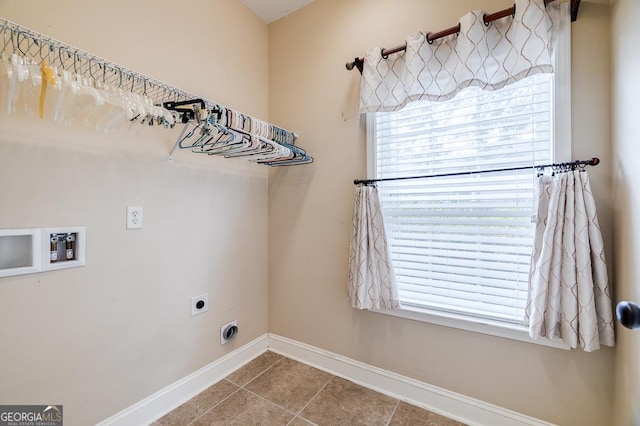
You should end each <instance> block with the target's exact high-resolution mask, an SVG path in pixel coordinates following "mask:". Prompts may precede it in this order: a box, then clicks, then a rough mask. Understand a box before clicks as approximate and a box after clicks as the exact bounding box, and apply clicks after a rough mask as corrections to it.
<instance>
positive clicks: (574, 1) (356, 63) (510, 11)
mask: <svg viewBox="0 0 640 426" xmlns="http://www.w3.org/2000/svg"><path fill="white" fill-rule="evenodd" d="M554 1H556V0H544V5H545V6H546V5H547V4H549V3H551V2H554ZM579 7H580V0H571V21H575V20H576V19H577V18H578V8H579ZM515 13H516V6H515V4H514V5H513V6H511V7H509V8H507V9H503V10H500V11H498V12H495V13H491V14H488V15H487V14H485V15H484V16H483V17H482V19H483V20H484V23H485V25H489V22H492V21H495V20H498V19H502V18H505V17H507V16H513V15H514V14H515ZM459 32H460V24H459V23H458V25H456V26H455V27H451V28H447V29H446V30H442V31H440V32H437V33H431V32H429V33H427V42H429V43H432V42H433V41H434V40H437V39H439V38H442V37H446V36H449V35H452V34H456V33H459ZM406 49H407V44H406V43H405V44H403V45H402V46H396V47H392V48H391V49H382V57H386V56H388V55H391V54H394V53H398V52H402V51H404V50H406ZM345 66H346V68H347V70H349V71H351V70H352V69H353V68H354V67H355V68H357V69H358V71H360V74H362V67H363V66H364V58H355V59H354V60H353V61H352V62H347V64H346V65H345Z"/></svg>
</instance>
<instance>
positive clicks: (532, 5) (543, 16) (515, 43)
mask: <svg viewBox="0 0 640 426" xmlns="http://www.w3.org/2000/svg"><path fill="white" fill-rule="evenodd" d="M559 3H560V2H553V3H550V4H548V5H546V6H545V3H544V0H516V2H515V14H514V16H513V18H507V19H502V20H497V21H494V22H491V23H490V24H489V25H485V24H484V20H483V16H484V12H482V11H472V12H469V13H467V14H466V15H464V16H463V17H462V18H461V19H460V33H459V34H458V35H457V36H450V37H445V38H442V39H438V40H434V41H432V42H429V41H427V34H426V33H423V32H418V33H414V34H411V35H409V36H408V37H407V40H406V44H407V48H406V51H404V52H401V53H399V54H395V55H390V56H389V57H387V58H384V57H383V56H382V49H381V48H379V47H376V48H372V49H370V50H369V51H367V53H366V55H365V61H364V69H363V72H362V80H361V85H360V112H361V113H365V112H372V111H396V110H399V109H401V108H402V107H404V106H405V105H406V104H407V103H408V102H411V101H416V100H420V99H426V100H431V101H443V100H447V99H451V98H453V97H454V96H455V95H456V93H458V92H459V91H460V90H462V89H464V88H466V87H469V86H478V87H481V88H484V89H487V90H496V89H500V88H502V87H504V86H506V85H508V84H510V83H513V82H515V81H518V80H520V79H523V78H525V77H527V76H530V75H533V74H537V73H551V72H553V55H552V53H553V52H552V50H553V45H554V41H555V40H554V39H555V35H554V33H555V27H557V25H556V23H557V21H556V16H558V15H559V7H560V5H559ZM554 21H556V23H554Z"/></svg>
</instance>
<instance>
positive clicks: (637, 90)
mask: <svg viewBox="0 0 640 426" xmlns="http://www.w3.org/2000/svg"><path fill="white" fill-rule="evenodd" d="M612 22H613V25H612V40H611V41H612V44H611V46H612V49H611V52H612V107H613V109H612V116H613V121H612V135H613V146H614V153H615V155H614V163H613V166H614V170H615V172H614V181H615V204H614V205H615V252H616V257H615V268H616V269H615V272H616V277H617V282H616V300H632V301H634V302H636V303H640V281H638V280H639V279H640V264H639V263H638V254H637V253H638V250H639V249H640V226H639V225H638V224H639V222H638V215H639V214H640V189H638V182H639V181H640V169H639V167H638V166H639V165H640V149H639V147H638V138H639V135H640V121H639V120H638V99H640V82H638V76H639V75H640V29H639V27H638V22H640V4H639V3H638V2H637V1H636V0H614V1H613V5H612ZM615 391H616V393H615V404H614V409H615V424H616V425H619V426H632V425H638V424H640V405H638V401H640V332H638V331H631V330H627V329H625V328H624V327H620V326H619V327H618V347H617V350H616V357H615Z"/></svg>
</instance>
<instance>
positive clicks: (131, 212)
mask: <svg viewBox="0 0 640 426" xmlns="http://www.w3.org/2000/svg"><path fill="white" fill-rule="evenodd" d="M127 229H142V207H135V206H128V207H127Z"/></svg>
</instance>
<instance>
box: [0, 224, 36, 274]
mask: <svg viewBox="0 0 640 426" xmlns="http://www.w3.org/2000/svg"><path fill="white" fill-rule="evenodd" d="M40 260H41V258H40V229H0V277H8V276H11V275H22V274H33V273H35V272H39V271H40Z"/></svg>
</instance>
